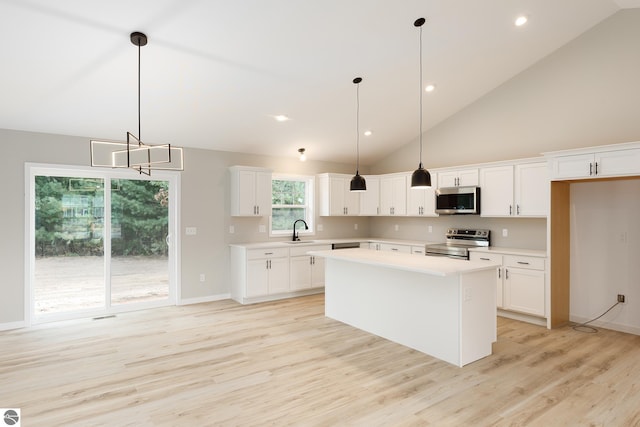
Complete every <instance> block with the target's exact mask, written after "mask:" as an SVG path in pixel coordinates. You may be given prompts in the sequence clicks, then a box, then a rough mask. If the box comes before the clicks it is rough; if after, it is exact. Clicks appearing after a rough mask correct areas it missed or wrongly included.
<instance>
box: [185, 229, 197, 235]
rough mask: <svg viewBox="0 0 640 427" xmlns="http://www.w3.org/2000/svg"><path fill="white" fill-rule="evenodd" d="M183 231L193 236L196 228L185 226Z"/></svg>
mask: <svg viewBox="0 0 640 427" xmlns="http://www.w3.org/2000/svg"><path fill="white" fill-rule="evenodd" d="M184 231H185V233H186V234H187V236H195V235H196V234H197V232H198V229H197V228H196V227H187V228H185V230H184Z"/></svg>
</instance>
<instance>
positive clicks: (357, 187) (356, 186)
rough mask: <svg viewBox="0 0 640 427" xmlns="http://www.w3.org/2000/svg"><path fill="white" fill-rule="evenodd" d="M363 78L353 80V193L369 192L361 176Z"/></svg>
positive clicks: (351, 186) (351, 187)
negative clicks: (354, 106) (361, 87)
mask: <svg viewBox="0 0 640 427" xmlns="http://www.w3.org/2000/svg"><path fill="white" fill-rule="evenodd" d="M361 81H362V77H356V78H355V79H353V83H354V84H355V85H356V174H355V176H354V177H353V178H351V185H350V189H351V191H367V182H366V181H365V179H364V177H363V176H362V175H360V171H359V168H360V82H361Z"/></svg>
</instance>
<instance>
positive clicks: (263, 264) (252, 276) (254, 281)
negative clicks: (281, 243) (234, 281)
mask: <svg viewBox="0 0 640 427" xmlns="http://www.w3.org/2000/svg"><path fill="white" fill-rule="evenodd" d="M268 294H269V270H268V260H266V259H254V260H250V261H247V283H246V288H245V295H244V296H245V297H247V298H250V297H259V296H263V295H268Z"/></svg>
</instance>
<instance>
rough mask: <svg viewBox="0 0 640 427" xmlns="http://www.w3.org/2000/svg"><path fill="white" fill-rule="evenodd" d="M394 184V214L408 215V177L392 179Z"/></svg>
mask: <svg viewBox="0 0 640 427" xmlns="http://www.w3.org/2000/svg"><path fill="white" fill-rule="evenodd" d="M392 184H393V214H394V215H406V214H407V176H406V175H402V176H396V177H393V179H392Z"/></svg>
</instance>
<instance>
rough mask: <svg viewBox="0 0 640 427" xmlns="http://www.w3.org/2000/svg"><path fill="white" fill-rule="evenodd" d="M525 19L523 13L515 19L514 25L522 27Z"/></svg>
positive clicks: (526, 19) (525, 21)
mask: <svg viewBox="0 0 640 427" xmlns="http://www.w3.org/2000/svg"><path fill="white" fill-rule="evenodd" d="M527 21H528V18H527V17H526V16H524V15H522V16H518V17H517V18H516V21H515V24H516V27H522V26H523V25H524V24H526V23H527Z"/></svg>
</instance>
